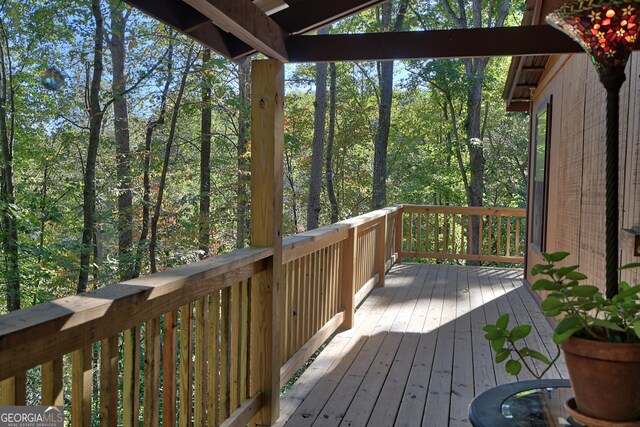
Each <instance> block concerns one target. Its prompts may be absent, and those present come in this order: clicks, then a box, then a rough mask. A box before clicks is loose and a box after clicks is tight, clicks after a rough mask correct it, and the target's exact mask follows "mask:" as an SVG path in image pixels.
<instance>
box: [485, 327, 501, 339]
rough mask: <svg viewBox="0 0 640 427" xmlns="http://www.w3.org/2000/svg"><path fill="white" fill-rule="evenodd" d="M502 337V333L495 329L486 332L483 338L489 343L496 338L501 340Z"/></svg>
mask: <svg viewBox="0 0 640 427" xmlns="http://www.w3.org/2000/svg"><path fill="white" fill-rule="evenodd" d="M503 336H504V334H503V331H502V330H501V329H498V328H495V329H492V330H491V331H488V332H487V333H486V334H485V335H484V337H485V338H486V339H488V340H489V341H493V340H497V339H498V338H502V337H503Z"/></svg>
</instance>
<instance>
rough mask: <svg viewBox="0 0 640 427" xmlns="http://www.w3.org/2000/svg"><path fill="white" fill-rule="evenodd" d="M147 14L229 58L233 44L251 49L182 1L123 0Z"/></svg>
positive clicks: (238, 47) (240, 47)
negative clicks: (230, 46)
mask: <svg viewBox="0 0 640 427" xmlns="http://www.w3.org/2000/svg"><path fill="white" fill-rule="evenodd" d="M125 1H126V2H127V3H129V4H130V5H131V6H134V7H136V8H138V9H140V10H141V11H143V12H144V13H146V14H147V15H149V16H151V17H153V18H155V19H157V20H159V21H161V22H163V23H165V24H167V25H168V26H170V27H172V28H174V29H176V30H178V31H180V32H183V33H185V34H186V35H188V36H190V37H191V38H193V39H195V40H196V41H198V42H200V43H202V44H203V45H205V46H207V47H209V48H210V49H213V50H215V51H216V52H219V53H220V54H222V55H224V56H226V57H228V58H231V57H232V56H233V54H234V52H233V51H231V50H230V49H229V45H230V44H233V45H234V48H235V49H236V50H237V49H251V48H250V47H249V46H247V45H246V44H245V43H243V42H241V41H240V40H237V39H236V38H235V37H234V36H233V35H231V34H228V33H225V32H224V31H222V30H220V28H218V27H216V26H215V25H213V23H212V22H211V20H210V19H209V18H207V17H206V16H204V15H202V14H201V13H200V12H198V11H197V10H195V9H194V8H192V7H191V6H189V5H188V4H186V3H184V2H181V1H180V2H166V1H158V0H125Z"/></svg>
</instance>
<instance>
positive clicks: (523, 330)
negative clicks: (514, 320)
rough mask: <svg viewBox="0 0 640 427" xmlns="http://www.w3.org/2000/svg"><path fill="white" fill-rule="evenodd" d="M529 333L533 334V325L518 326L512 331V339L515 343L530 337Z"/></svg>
mask: <svg viewBox="0 0 640 427" xmlns="http://www.w3.org/2000/svg"><path fill="white" fill-rule="evenodd" d="M529 333H531V325H520V326H516V327H515V328H513V329H512V330H511V339H512V340H514V341H515V340H519V339H522V338H524V337H526V336H527V335H529Z"/></svg>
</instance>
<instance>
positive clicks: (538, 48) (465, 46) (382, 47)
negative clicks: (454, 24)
mask: <svg viewBox="0 0 640 427" xmlns="http://www.w3.org/2000/svg"><path fill="white" fill-rule="evenodd" d="M287 49H288V52H289V62H339V61H385V60H394V59H431V58H433V59H436V58H470V57H486V56H531V55H551V54H563V53H581V52H584V51H583V50H582V48H580V46H579V45H578V44H577V43H576V42H574V41H573V40H571V39H570V38H569V37H567V36H566V35H564V34H562V33H561V32H560V31H558V30H555V29H553V28H551V27H550V26H548V25H532V26H524V27H503V28H474V29H463V30H437V31H413V32H395V33H394V32H390V33H374V34H339V35H338V34H334V35H316V36H290V37H289V38H288V40H287Z"/></svg>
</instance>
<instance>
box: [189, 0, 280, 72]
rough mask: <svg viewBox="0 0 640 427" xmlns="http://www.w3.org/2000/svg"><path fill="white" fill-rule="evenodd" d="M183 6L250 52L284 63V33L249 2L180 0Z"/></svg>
mask: <svg viewBox="0 0 640 427" xmlns="http://www.w3.org/2000/svg"><path fill="white" fill-rule="evenodd" d="M184 2H185V3H186V4H188V5H190V6H191V7H193V8H194V9H196V10H197V11H199V12H200V13H201V14H203V15H204V16H206V17H207V18H208V19H210V20H211V21H213V22H214V23H215V25H217V26H218V27H220V28H221V29H223V30H224V31H227V32H229V33H231V34H233V35H234V36H236V37H237V38H238V39H240V40H242V41H243V42H244V43H246V44H247V45H248V46H250V47H251V48H252V49H255V50H257V51H259V52H262V53H264V54H265V55H267V56H270V57H272V58H276V59H279V60H280V61H283V62H288V54H287V48H286V44H285V40H286V38H287V35H288V34H287V32H286V31H285V30H284V29H283V28H282V27H281V26H280V25H279V24H277V23H276V22H275V21H274V20H273V19H271V18H270V17H269V16H267V15H266V14H265V13H264V12H263V11H262V10H261V9H260V8H259V7H258V6H256V5H255V4H253V2H251V1H250V0H233V1H229V0H184ZM285 10H286V9H285Z"/></svg>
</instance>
